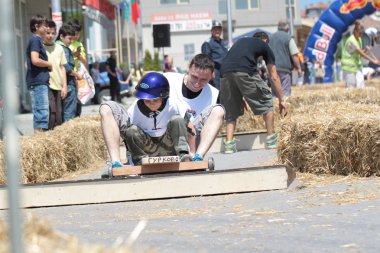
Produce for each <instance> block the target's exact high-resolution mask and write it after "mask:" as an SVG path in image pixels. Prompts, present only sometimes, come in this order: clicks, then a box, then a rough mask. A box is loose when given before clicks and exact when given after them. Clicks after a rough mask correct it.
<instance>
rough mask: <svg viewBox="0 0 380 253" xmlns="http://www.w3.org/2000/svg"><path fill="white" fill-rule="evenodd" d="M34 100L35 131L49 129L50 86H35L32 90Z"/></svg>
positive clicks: (31, 95) (31, 94)
mask: <svg viewBox="0 0 380 253" xmlns="http://www.w3.org/2000/svg"><path fill="white" fill-rule="evenodd" d="M29 89H30V97H31V100H32V112H33V127H34V128H35V129H38V128H42V129H48V128H49V86H47V85H45V84H40V85H33V86H31V87H30V88H29Z"/></svg>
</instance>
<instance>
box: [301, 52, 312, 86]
mask: <svg viewBox="0 0 380 253" xmlns="http://www.w3.org/2000/svg"><path fill="white" fill-rule="evenodd" d="M309 62H310V61H309V57H307V56H305V57H304V58H303V63H302V64H303V69H304V73H303V83H304V84H310V68H309Z"/></svg>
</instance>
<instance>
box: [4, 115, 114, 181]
mask: <svg viewBox="0 0 380 253" xmlns="http://www.w3.org/2000/svg"><path fill="white" fill-rule="evenodd" d="M20 140H21V141H20V146H21V160H20V166H21V168H22V182H23V183H38V182H46V181H50V180H54V179H58V178H60V177H62V176H63V175H65V174H67V173H68V172H71V171H79V170H83V169H86V168H87V167H88V166H89V165H91V164H92V163H93V161H95V160H99V159H102V160H104V159H106V157H107V150H106V145H105V143H104V139H103V135H102V132H101V127H100V120H99V117H98V116H96V117H82V118H76V119H74V120H71V121H69V122H66V123H65V124H63V125H61V126H59V127H56V128H55V129H54V130H52V131H47V132H44V133H40V134H37V135H34V136H24V137H21V139H20ZM0 165H1V167H2V168H3V169H2V170H1V172H0V183H2V184H4V182H5V179H6V175H5V173H4V156H3V154H2V152H1V157H0Z"/></svg>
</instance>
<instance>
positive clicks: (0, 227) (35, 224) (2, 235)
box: [0, 214, 131, 253]
mask: <svg viewBox="0 0 380 253" xmlns="http://www.w3.org/2000/svg"><path fill="white" fill-rule="evenodd" d="M23 241H24V245H23V246H24V248H25V252H35V253H38V252H41V253H42V252H62V253H69V252H77V253H87V252H94V253H97V252H98V253H100V252H104V253H128V252H131V251H130V250H129V249H128V248H127V247H125V246H124V247H122V246H117V247H116V246H113V247H105V246H101V245H89V244H84V243H81V242H80V241H79V240H78V239H77V238H76V237H74V236H71V235H66V234H64V233H61V232H57V231H54V230H53V229H52V228H51V226H50V225H49V224H48V222H46V221H44V220H41V219H37V218H35V217H34V216H32V215H30V214H28V215H27V218H26V222H25V226H24V237H23ZM9 242H10V239H9V235H8V228H7V226H6V224H5V223H4V222H3V221H1V220H0V253H6V252H10V245H9Z"/></svg>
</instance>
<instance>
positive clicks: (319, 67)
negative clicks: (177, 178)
mask: <svg viewBox="0 0 380 253" xmlns="http://www.w3.org/2000/svg"><path fill="white" fill-rule="evenodd" d="M324 77H325V69H324V66H323V63H322V62H316V63H315V81H316V83H318V84H319V83H323V78H324Z"/></svg>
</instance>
